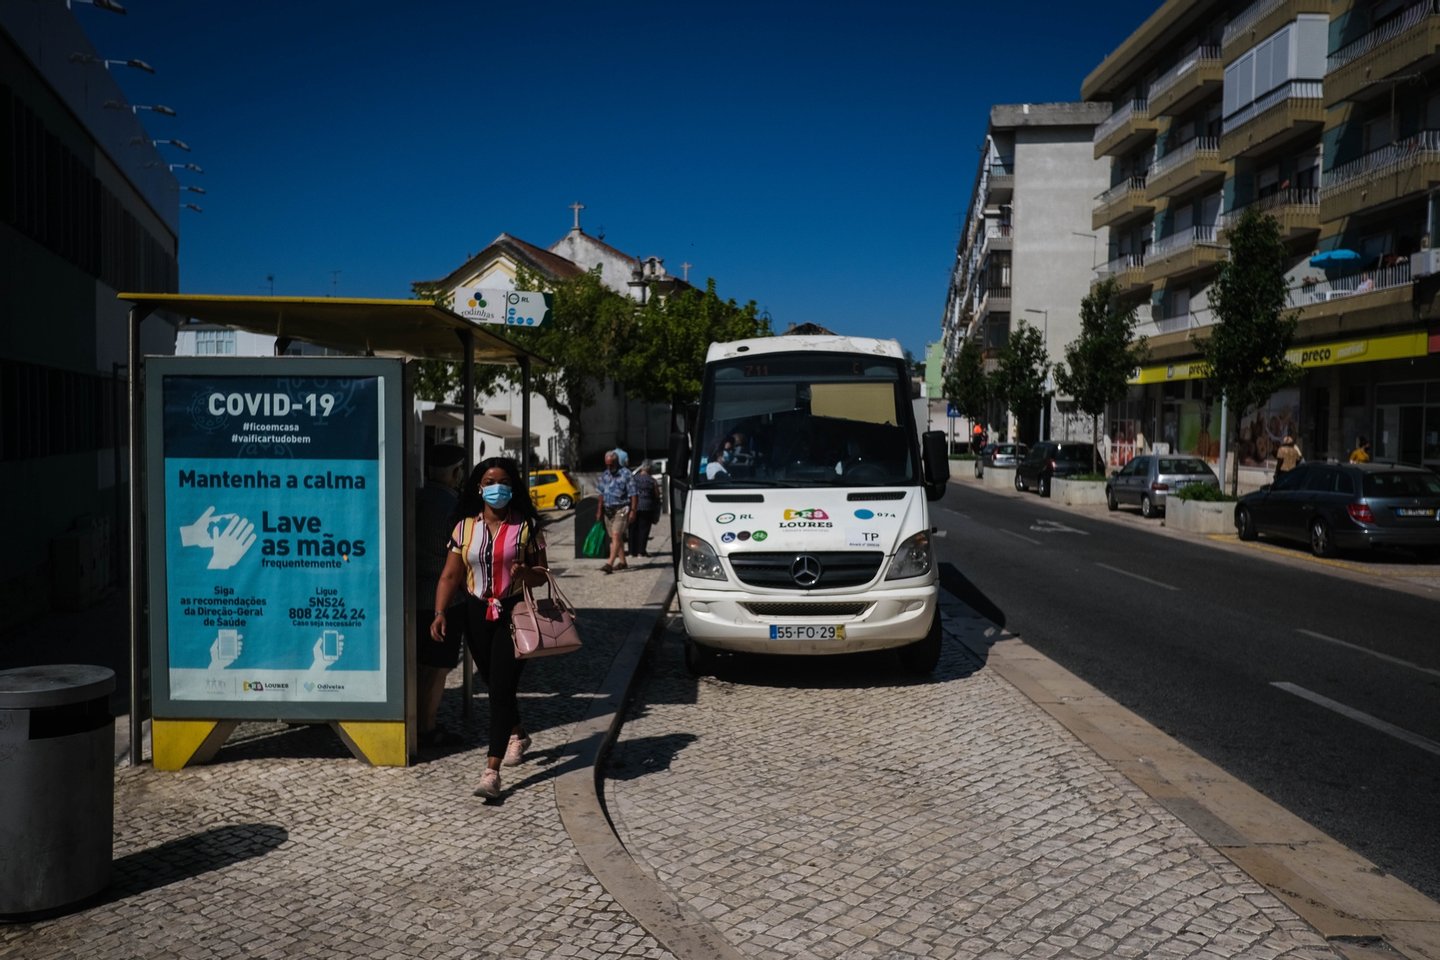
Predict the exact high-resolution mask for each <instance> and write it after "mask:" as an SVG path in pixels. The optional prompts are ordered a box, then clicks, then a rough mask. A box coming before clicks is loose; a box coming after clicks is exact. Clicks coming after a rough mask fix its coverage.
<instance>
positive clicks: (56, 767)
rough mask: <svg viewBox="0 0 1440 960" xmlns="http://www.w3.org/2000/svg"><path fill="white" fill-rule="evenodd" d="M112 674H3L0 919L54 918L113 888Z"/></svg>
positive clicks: (41, 670) (71, 668)
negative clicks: (58, 913)
mask: <svg viewBox="0 0 1440 960" xmlns="http://www.w3.org/2000/svg"><path fill="white" fill-rule="evenodd" d="M114 689H115V671H113V670H110V669H107V668H106V667H94V666H86V665H81V664H61V665H51V666H39V667H20V668H18V669H14V670H0V919H4V920H19V919H25V918H27V917H30V916H36V915H44V914H47V913H53V912H57V911H58V910H59V909H60V908H62V907H65V906H69V905H70V904H74V903H77V902H79V901H82V900H85V899H86V898H88V897H91V896H94V895H95V894H97V893H99V892H100V891H101V890H103V889H104V888H105V887H106V885H107V884H109V882H110V859H111V850H112V848H111V834H112V833H113V831H114V824H115V718H114V717H112V716H111V715H110V703H109V697H110V693H111V692H112V691H113V690H114Z"/></svg>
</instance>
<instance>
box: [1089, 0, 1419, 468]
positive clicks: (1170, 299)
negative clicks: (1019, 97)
mask: <svg viewBox="0 0 1440 960" xmlns="http://www.w3.org/2000/svg"><path fill="white" fill-rule="evenodd" d="M1437 53H1440V8H1437V3H1436V2H1434V0H1425V2H1415V0H1410V2H1401V0H1395V2H1390V0H1381V2H1367V0H1255V2H1251V3H1234V2H1226V0H1208V2H1194V0H1191V2H1181V0H1171V2H1167V3H1165V4H1163V5H1162V6H1161V7H1160V8H1159V9H1158V10H1156V12H1155V13H1154V14H1153V15H1151V16H1150V17H1149V18H1148V19H1147V20H1146V21H1145V22H1144V23H1143V24H1141V25H1140V26H1139V27H1138V28H1137V29H1136V31H1135V32H1134V33H1132V34H1131V35H1130V36H1129V37H1128V38H1126V40H1125V41H1124V43H1122V44H1121V45H1120V46H1119V47H1118V48H1117V49H1116V50H1114V51H1112V52H1111V53H1110V55H1108V56H1107V57H1106V58H1105V59H1104V61H1102V63H1101V64H1100V65H1099V66H1098V67H1096V68H1095V70H1094V71H1092V72H1091V74H1090V75H1089V76H1088V77H1086V78H1085V80H1084V82H1083V83H1082V86H1081V93H1082V95H1083V96H1084V97H1085V98H1086V99H1087V100H1096V101H1101V102H1104V103H1108V104H1110V105H1111V107H1112V112H1111V113H1110V115H1109V117H1108V118H1106V120H1105V121H1104V122H1102V123H1101V124H1100V126H1099V127H1097V129H1096V134H1095V154H1096V156H1100V157H1104V158H1107V159H1108V161H1109V165H1110V167H1109V171H1110V172H1109V187H1108V189H1106V190H1105V191H1104V192H1103V193H1102V194H1100V196H1099V197H1097V198H1096V201H1095V205H1094V209H1093V214H1092V218H1093V219H1092V223H1093V225H1094V226H1095V228H1096V229H1097V230H1098V229H1101V228H1104V229H1107V230H1108V231H1109V244H1108V250H1107V254H1106V262H1105V265H1104V267H1102V268H1101V270H1099V271H1097V278H1099V277H1106V276H1111V277H1115V278H1116V279H1117V280H1118V281H1119V283H1120V285H1121V289H1122V290H1123V291H1124V293H1125V295H1126V296H1127V297H1129V298H1131V300H1132V302H1133V303H1135V304H1136V305H1137V307H1138V308H1139V311H1140V315H1141V317H1142V320H1143V321H1144V322H1143V323H1142V325H1141V329H1140V332H1141V333H1144V334H1146V335H1148V336H1149V337H1150V346H1151V360H1150V363H1149V364H1148V365H1147V366H1145V367H1144V368H1142V369H1141V370H1140V371H1139V374H1138V376H1137V377H1136V378H1135V381H1134V382H1133V384H1134V385H1133V387H1132V389H1131V391H1130V395H1129V397H1128V398H1127V400H1126V401H1125V402H1124V403H1122V404H1120V405H1118V406H1117V408H1116V409H1115V411H1114V414H1113V416H1112V417H1111V418H1110V419H1111V423H1110V433H1111V434H1112V436H1113V437H1114V438H1115V440H1116V446H1115V448H1114V449H1113V450H1112V455H1113V456H1114V457H1115V459H1116V460H1123V459H1124V458H1125V457H1126V456H1127V455H1128V453H1129V451H1128V449H1127V448H1126V447H1125V440H1126V438H1127V437H1132V436H1134V435H1135V434H1136V433H1142V432H1143V434H1144V435H1145V436H1147V437H1149V438H1150V439H1151V440H1152V441H1160V442H1165V443H1168V444H1169V445H1170V446H1171V448H1172V449H1176V450H1181V451H1185V452H1196V453H1200V454H1202V455H1205V456H1207V457H1209V458H1211V459H1212V460H1214V459H1217V458H1218V456H1219V453H1220V442H1221V430H1220V426H1221V423H1220V418H1221V409H1220V402H1219V397H1218V396H1217V395H1216V394H1215V391H1214V390H1213V389H1212V387H1211V385H1210V384H1209V383H1208V382H1207V381H1205V380H1204V379H1203V378H1202V377H1201V376H1200V372H1199V368H1198V366H1197V361H1198V359H1199V356H1198V353H1197V352H1196V351H1195V349H1194V346H1193V345H1192V343H1191V340H1190V337H1191V335H1192V333H1194V332H1195V331H1197V330H1202V329H1203V328H1204V327H1205V326H1207V325H1209V324H1211V323H1213V322H1214V317H1213V316H1212V314H1211V311H1210V309H1209V302H1208V292H1209V288H1210V285H1211V284H1212V283H1213V282H1214V279H1215V276H1216V273H1217V269H1218V264H1219V262H1220V261H1221V259H1222V258H1223V257H1224V256H1225V253H1226V246H1225V231H1226V228H1227V226H1229V225H1233V224H1234V223H1235V222H1236V220H1237V219H1238V218H1239V216H1240V215H1241V214H1242V213H1243V212H1244V211H1245V210H1246V209H1249V208H1252V207H1253V208H1256V209H1259V210H1262V211H1264V212H1266V213H1269V214H1271V215H1272V216H1274V217H1275V218H1276V220H1277V221H1278V222H1279V225H1280V229H1281V233H1282V236H1283V237H1284V239H1285V241H1286V244H1287V248H1288V250H1289V253H1290V257H1289V266H1290V269H1289V271H1288V273H1287V282H1288V284H1289V286H1290V302H1291V305H1292V307H1293V308H1294V309H1296V310H1298V311H1299V313H1300V324H1299V328H1298V331H1297V340H1296V345H1295V350H1294V351H1293V354H1292V359H1293V360H1295V362H1297V363H1299V364H1300V365H1301V366H1302V367H1303V368H1304V370H1305V375H1304V378H1303V380H1302V381H1301V383H1300V384H1299V385H1298V386H1296V387H1294V388H1291V389H1288V390H1284V391H1281V392H1280V393H1278V394H1276V396H1274V397H1273V398H1271V401H1270V402H1269V404H1268V405H1267V406H1266V407H1265V408H1264V409H1262V410H1260V411H1256V412H1252V413H1251V414H1250V415H1249V416H1248V417H1247V418H1246V419H1247V422H1245V423H1242V424H1241V425H1240V435H1239V440H1238V443H1237V446H1236V448H1235V449H1234V450H1231V451H1229V453H1230V454H1231V455H1234V456H1237V457H1239V459H1240V462H1241V464H1242V465H1246V466H1249V467H1252V468H1255V469H1256V470H1261V469H1265V468H1268V466H1269V465H1270V464H1271V463H1273V458H1272V454H1273V450H1274V448H1275V447H1276V446H1277V445H1278V443H1279V440H1280V438H1281V437H1282V436H1283V435H1284V434H1285V433H1287V432H1288V433H1294V434H1296V435H1297V436H1298V437H1299V438H1300V440H1301V446H1302V449H1304V451H1305V452H1306V454H1307V456H1310V457H1312V458H1316V457H1334V458H1343V457H1345V456H1346V455H1347V454H1348V452H1349V450H1350V449H1351V447H1352V445H1353V443H1354V440H1355V438H1356V436H1357V435H1360V434H1364V435H1366V436H1369V437H1371V438H1372V440H1373V443H1374V448H1375V450H1376V452H1377V453H1378V455H1379V456H1381V457H1384V458H1394V459H1399V460H1405V461H1410V462H1415V463H1421V462H1424V463H1429V464H1433V465H1440V379H1437V378H1440V358H1437V356H1436V351H1437V349H1440V345H1437V340H1436V338H1435V337H1434V336H1433V335H1432V334H1431V330H1432V329H1433V325H1432V324H1431V322H1430V316H1431V301H1432V300H1433V299H1434V289H1433V279H1432V278H1433V276H1434V274H1435V273H1436V272H1437V269H1440V264H1437V263H1435V262H1434V261H1433V255H1432V254H1431V252H1430V237H1431V236H1432V235H1434V226H1435V223H1436V219H1435V218H1436V212H1435V200H1434V192H1435V188H1436V187H1437V186H1440V82H1437V81H1440V65H1437V63H1436V61H1437V56H1436V55H1437ZM1432 84H1434V85H1435V90H1434V92H1433V93H1432V92H1431V90H1430V87H1431V85H1432Z"/></svg>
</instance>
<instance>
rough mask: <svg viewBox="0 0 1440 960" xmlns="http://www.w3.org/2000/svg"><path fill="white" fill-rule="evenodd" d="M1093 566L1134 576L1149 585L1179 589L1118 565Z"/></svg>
mask: <svg viewBox="0 0 1440 960" xmlns="http://www.w3.org/2000/svg"><path fill="white" fill-rule="evenodd" d="M1095 566H1097V567H1104V568H1105V569H1106V570H1109V571H1110V572H1111V573H1118V574H1120V575H1121V576H1125V577H1134V578H1135V579H1136V580H1141V581H1143V582H1145V583H1148V584H1150V585H1151V586H1155V587H1164V588H1165V589H1166V590H1179V589H1180V588H1179V587H1175V586H1171V585H1170V584H1168V583H1161V582H1160V581H1159V580H1151V579H1150V578H1149V577H1142V576H1140V574H1138V573H1131V572H1130V571H1129V570H1121V569H1120V568H1119V567H1112V566H1110V564H1108V563H1097V564H1095Z"/></svg>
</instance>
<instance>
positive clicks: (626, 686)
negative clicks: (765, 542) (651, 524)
mask: <svg viewBox="0 0 1440 960" xmlns="http://www.w3.org/2000/svg"><path fill="white" fill-rule="evenodd" d="M674 594H675V581H674V579H673V578H672V577H666V578H665V579H662V580H661V581H660V582H658V583H657V584H656V585H655V587H654V589H652V590H651V591H650V596H649V597H647V598H646V600H645V603H644V605H643V606H642V608H641V616H640V617H639V618H638V619H637V622H636V624H635V625H634V626H633V627H632V628H631V630H630V634H629V636H627V637H626V638H625V642H624V644H623V645H622V646H621V648H620V651H619V652H618V653H617V654H616V655H615V659H614V660H613V661H612V662H611V664H610V670H609V672H608V673H607V674H606V675H605V679H604V680H603V681H602V682H601V684H600V688H599V689H598V690H597V691H596V693H597V694H599V696H598V697H597V698H596V699H595V700H594V701H593V702H592V703H591V705H590V710H589V712H588V713H587V714H586V715H585V717H584V719H582V720H580V722H578V723H576V724H575V726H574V727H573V728H571V733H570V744H569V748H570V749H572V750H574V751H575V756H576V759H577V760H578V761H579V764H578V765H577V767H576V769H574V770H571V771H569V772H568V773H564V774H561V775H560V776H559V777H557V778H556V782H555V803H556V806H558V807H559V810H560V821H561V823H562V824H563V825H564V827H565V832H566V833H568V834H569V835H570V840H571V842H573V843H574V844H575V850H576V852H578V853H579V854H580V859H581V860H582V861H584V863H585V866H586V867H587V868H588V869H589V871H590V873H591V875H592V876H594V877H595V879H596V880H597V881H599V883H600V886H601V887H603V888H604V890H605V892H606V893H608V894H609V895H610V896H611V897H613V898H614V899H615V902H616V903H618V904H619V905H620V906H621V907H622V908H624V910H625V912H626V913H628V914H629V915H630V917H631V918H632V919H633V920H634V921H635V922H636V923H638V924H640V926H641V927H643V928H644V929H645V931H646V932H647V933H649V934H650V935H651V936H652V937H654V938H655V939H656V940H658V941H659V942H660V945H661V946H663V947H664V948H665V949H666V950H668V951H670V952H671V953H672V954H674V955H675V956H677V957H684V958H686V960H743V956H742V954H740V953H738V952H737V951H736V950H735V948H734V947H732V946H731V945H730V944H729V943H727V942H726V941H725V939H724V938H723V937H721V936H720V933H719V931H717V930H716V929H715V928H714V927H712V926H711V925H710V924H709V923H708V922H707V921H706V920H704V919H703V918H702V917H700V916H698V915H696V914H694V913H692V912H689V911H686V910H685V909H684V908H683V907H682V906H681V905H680V904H679V903H678V902H676V900H675V899H674V897H672V896H670V894H669V893H667V892H666V891H665V890H664V888H662V887H661V886H660V885H659V884H658V883H656V882H655V880H654V879H652V878H651V877H650V876H649V875H648V874H647V873H645V871H643V870H642V869H641V868H640V866H639V865H638V864H637V863H636V862H635V860H634V858H633V857H631V856H630V852H629V851H628V850H626V849H625V845H624V844H622V843H621V842H620V838H619V836H618V835H617V834H616V832H615V828H614V825H613V824H611V822H610V816H609V814H608V813H607V812H606V810H605V799H604V788H603V772H602V771H603V770H604V766H605V761H606V759H607V758H608V756H609V754H610V748H611V746H612V745H613V744H614V742H615V739H616V737H617V736H619V734H620V728H621V726H623V725H624V722H625V709H626V706H627V704H628V703H629V700H630V695H631V692H632V690H633V689H634V687H635V682H636V679H637V678H638V677H639V675H640V667H641V666H642V664H643V663H644V660H645V657H646V655H647V654H648V653H649V651H650V648H651V645H652V644H653V643H654V642H655V641H656V639H657V638H658V637H659V636H660V635H661V633H662V632H663V627H664V624H665V612H666V611H667V610H668V609H669V607H670V602H671V600H672V599H673V597H674Z"/></svg>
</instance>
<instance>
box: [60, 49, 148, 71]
mask: <svg viewBox="0 0 1440 960" xmlns="http://www.w3.org/2000/svg"><path fill="white" fill-rule="evenodd" d="M70 62H71V63H98V64H101V65H102V66H104V67H105V69H106V70H109V69H110V64H112V63H118V64H119V65H120V66H122V67H130V68H132V69H135V70H144V71H145V72H146V73H154V72H155V68H154V67H152V66H150V64H148V63H146V62H145V61H144V60H106V59H105V58H104V57H97V56H95V55H94V54H93V53H72V54H70Z"/></svg>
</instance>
